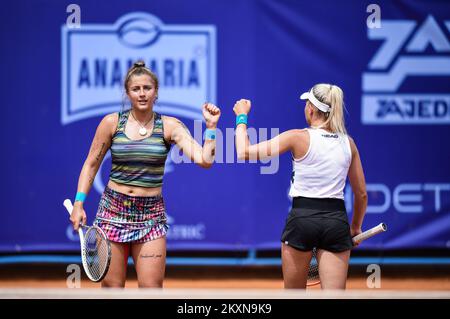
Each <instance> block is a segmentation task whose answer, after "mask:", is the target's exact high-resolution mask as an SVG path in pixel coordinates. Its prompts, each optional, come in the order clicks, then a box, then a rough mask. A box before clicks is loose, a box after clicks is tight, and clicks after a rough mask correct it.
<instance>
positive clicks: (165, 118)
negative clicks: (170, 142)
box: [161, 115, 181, 126]
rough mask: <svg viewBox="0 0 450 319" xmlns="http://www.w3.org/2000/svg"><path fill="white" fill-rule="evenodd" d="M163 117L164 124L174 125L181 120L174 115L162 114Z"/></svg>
mask: <svg viewBox="0 0 450 319" xmlns="http://www.w3.org/2000/svg"><path fill="white" fill-rule="evenodd" d="M161 119H162V120H163V123H164V126H173V125H177V124H178V123H179V122H181V121H180V120H179V119H177V118H176V117H173V116H168V115H161Z"/></svg>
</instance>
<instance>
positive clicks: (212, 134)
mask: <svg viewBox="0 0 450 319" xmlns="http://www.w3.org/2000/svg"><path fill="white" fill-rule="evenodd" d="M215 139H216V130H215V129H214V130H212V129H209V128H208V129H206V130H205V140H215Z"/></svg>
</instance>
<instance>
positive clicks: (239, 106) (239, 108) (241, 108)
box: [233, 99, 252, 115]
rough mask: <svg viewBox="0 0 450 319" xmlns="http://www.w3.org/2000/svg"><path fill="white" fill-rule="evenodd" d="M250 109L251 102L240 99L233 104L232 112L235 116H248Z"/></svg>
mask: <svg viewBox="0 0 450 319" xmlns="http://www.w3.org/2000/svg"><path fill="white" fill-rule="evenodd" d="M251 107H252V102H250V100H246V99H240V100H239V101H237V102H236V103H235V104H234V107H233V111H234V114H236V115H240V114H248V113H249V112H250V109H251Z"/></svg>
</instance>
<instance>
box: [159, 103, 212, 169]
mask: <svg viewBox="0 0 450 319" xmlns="http://www.w3.org/2000/svg"><path fill="white" fill-rule="evenodd" d="M203 116H204V117H205V120H206V128H207V129H216V127H217V121H218V120H219V117H220V110H219V108H218V107H217V106H215V105H213V104H205V105H203ZM164 121H165V122H164V124H165V127H166V129H165V130H164V132H165V134H167V137H168V138H167V139H168V140H170V141H171V142H173V143H175V144H176V145H177V146H178V147H179V148H180V150H181V151H182V152H183V153H184V154H185V155H186V156H187V157H188V158H190V159H191V160H192V161H193V162H194V163H196V164H198V165H199V166H201V167H203V168H210V167H211V166H212V164H213V162H214V159H215V155H216V140H215V139H206V140H205V141H204V143H203V147H202V146H200V144H198V143H197V141H196V140H195V139H194V138H193V137H192V135H191V133H190V132H189V129H188V128H187V127H186V125H184V123H183V122H181V121H180V120H178V119H177V118H174V117H167V116H166V117H164Z"/></svg>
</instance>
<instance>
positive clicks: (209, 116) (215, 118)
mask: <svg viewBox="0 0 450 319" xmlns="http://www.w3.org/2000/svg"><path fill="white" fill-rule="evenodd" d="M203 117H204V118H205V121H206V127H207V128H216V127H217V122H219V118H220V109H219V108H218V107H217V106H215V105H214V104H212V103H205V104H203Z"/></svg>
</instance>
